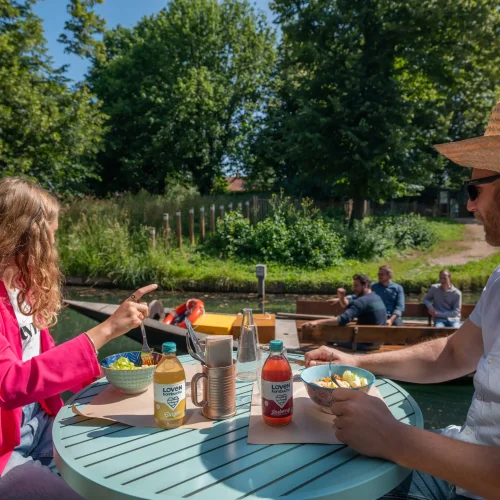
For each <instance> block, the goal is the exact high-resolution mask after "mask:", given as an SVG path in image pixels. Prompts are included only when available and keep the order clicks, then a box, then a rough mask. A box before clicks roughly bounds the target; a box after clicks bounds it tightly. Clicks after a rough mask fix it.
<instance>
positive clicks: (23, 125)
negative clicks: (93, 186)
mask: <svg viewBox="0 0 500 500" xmlns="http://www.w3.org/2000/svg"><path fill="white" fill-rule="evenodd" d="M34 4H35V1H34V0H26V1H19V2H18V1H11V0H0V176H6V175H23V176H27V177H31V178H34V179H36V180H38V181H39V182H40V183H42V184H43V185H45V186H46V187H48V188H50V189H51V190H53V191H57V192H59V193H61V194H69V193H74V192H76V191H81V190H84V189H85V183H86V182H87V181H88V179H89V178H93V177H95V176H96V173H95V171H96V164H95V162H94V158H95V154H96V153H97V151H98V150H99V148H100V147H101V140H102V131H103V119H104V117H103V115H102V113H101V112H100V110H99V105H98V104H97V103H96V102H95V100H94V99H93V96H92V94H91V93H90V92H89V90H88V88H87V87H85V86H84V85H81V86H77V87H76V88H71V87H69V85H68V82H67V79H66V78H65V77H64V69H59V70H57V69H54V68H53V65H52V61H51V59H50V58H49V57H48V55H47V50H46V41H45V39H44V37H43V29H42V23H41V20H40V18H38V17H37V16H36V15H35V14H34V13H33V10H32V7H33V5H34Z"/></svg>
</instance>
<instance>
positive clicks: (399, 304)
mask: <svg viewBox="0 0 500 500" xmlns="http://www.w3.org/2000/svg"><path fill="white" fill-rule="evenodd" d="M404 310H405V292H404V290H403V287H402V286H400V287H399V290H398V294H397V296H396V307H395V309H394V311H393V315H394V314H395V315H396V317H397V316H402V315H403V312H404Z"/></svg>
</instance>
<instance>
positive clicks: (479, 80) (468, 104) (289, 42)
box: [252, 0, 500, 218]
mask: <svg viewBox="0 0 500 500" xmlns="http://www.w3.org/2000/svg"><path fill="white" fill-rule="evenodd" d="M273 8H274V10H275V12H276V13H277V15H278V20H279V22H280V23H281V27H282V30H283V37H282V43H281V46H280V56H279V62H278V71H277V73H276V75H275V79H274V83H275V95H274V98H273V99H272V100H270V101H269V103H270V105H269V108H268V110H267V113H266V117H265V118H264V119H263V121H262V123H261V126H260V133H259V135H258V136H257V139H256V140H255V143H254V148H255V150H256V152H257V157H258V158H257V161H256V162H255V164H254V166H253V172H252V175H253V177H254V178H259V177H260V178H261V179H262V178H267V179H270V180H271V181H273V180H274V184H275V185H276V184H279V185H285V186H286V187H287V188H288V190H289V191H291V192H295V193H296V194H298V195H302V196H304V195H309V196H314V197H321V196H323V197H331V196H334V195H338V196H348V197H349V198H352V199H353V200H354V207H353V217H354V218H361V217H362V215H363V210H362V207H363V200H364V199H370V200H374V201H382V200H384V199H387V198H392V197H398V196H403V195H406V194H409V193H411V192H413V191H415V190H418V189H420V188H421V187H422V186H425V185H426V184H428V183H430V182H435V181H436V179H439V181H440V182H442V183H443V182H449V179H450V178H451V177H453V175H451V173H450V172H452V171H451V170H448V171H443V167H444V165H445V162H444V161H443V160H442V159H440V158H438V156H437V154H436V153H435V152H434V151H433V148H432V144H434V143H437V142H444V141H447V140H455V139H458V138H465V137H467V136H469V134H470V133H473V132H474V133H475V132H477V131H478V129H479V130H483V127H484V123H485V120H486V117H487V114H488V113H489V112H490V110H491V107H492V104H493V103H494V101H495V94H496V90H497V82H498V71H499V70H498V68H499V67H500V66H499V62H500V51H499V50H498V49H499V48H500V47H499V43H500V42H499V41H500V37H499V34H500V14H499V9H498V2H496V1H491V0H478V1H474V2H471V1H470V0H457V1H454V2H449V1H448V0H405V1H394V0H334V1H332V0H307V1H306V0H275V1H274V3H273Z"/></svg>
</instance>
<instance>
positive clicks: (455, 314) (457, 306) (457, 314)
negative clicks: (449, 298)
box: [451, 291, 462, 319]
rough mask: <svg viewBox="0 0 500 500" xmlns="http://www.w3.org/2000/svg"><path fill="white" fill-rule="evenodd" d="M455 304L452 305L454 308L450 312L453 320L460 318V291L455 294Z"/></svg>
mask: <svg viewBox="0 0 500 500" xmlns="http://www.w3.org/2000/svg"><path fill="white" fill-rule="evenodd" d="M454 302H455V303H454V304H453V305H454V306H455V307H454V308H453V311H452V313H451V314H452V317H453V318H460V319H461V318H462V293H461V292H460V291H458V293H457V294H456V298H455V301H454Z"/></svg>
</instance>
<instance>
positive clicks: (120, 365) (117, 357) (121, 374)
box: [101, 351, 161, 394]
mask: <svg viewBox="0 0 500 500" xmlns="http://www.w3.org/2000/svg"><path fill="white" fill-rule="evenodd" d="M153 358H154V364H153V365H145V366H142V361H141V353H140V351H132V352H120V353H118V354H112V355H111V356H108V357H107V358H104V359H103V360H102V361H101V366H102V368H103V370H104V373H105V375H106V378H107V379H108V382H109V383H110V384H111V385H113V386H114V387H116V388H117V389H119V390H120V391H121V392H123V393H124V394H138V393H140V392H144V391H145V390H146V389H147V388H148V386H149V385H150V384H151V382H153V375H154V372H155V369H156V365H157V364H158V362H159V361H160V359H161V354H158V353H153Z"/></svg>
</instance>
